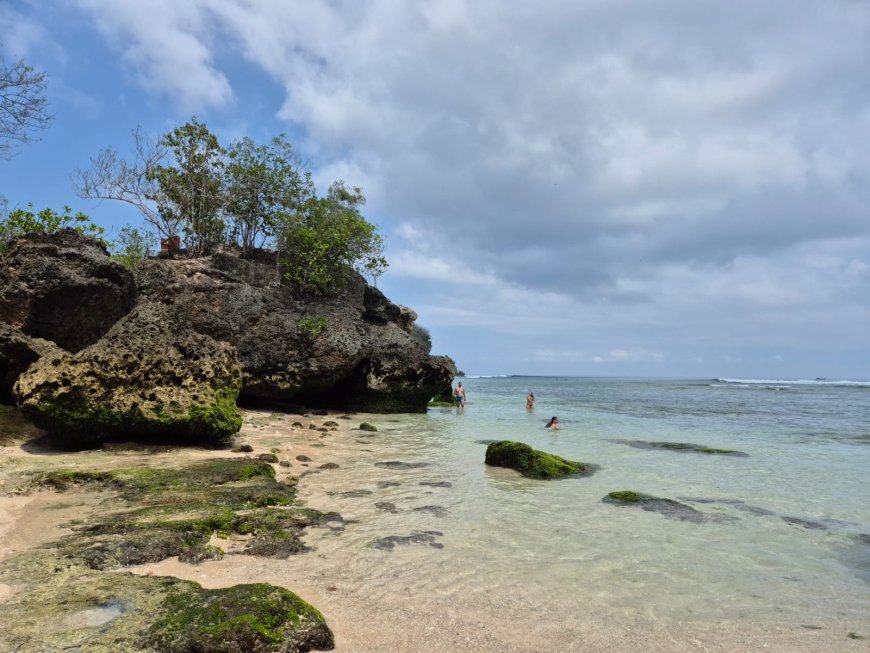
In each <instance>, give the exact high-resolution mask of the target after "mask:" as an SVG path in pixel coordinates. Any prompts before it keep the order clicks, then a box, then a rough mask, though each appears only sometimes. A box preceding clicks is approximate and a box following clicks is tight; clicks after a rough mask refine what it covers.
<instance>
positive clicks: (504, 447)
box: [485, 440, 594, 480]
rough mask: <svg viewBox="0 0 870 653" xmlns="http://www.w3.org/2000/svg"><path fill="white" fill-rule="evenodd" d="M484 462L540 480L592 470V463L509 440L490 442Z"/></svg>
mask: <svg viewBox="0 0 870 653" xmlns="http://www.w3.org/2000/svg"><path fill="white" fill-rule="evenodd" d="M485 462H486V464H487V465H492V466H494V467H509V468H511V469H515V470H517V471H518V472H519V473H520V474H522V475H523V476H528V477H529V478H536V479H540V480H549V479H554V478H563V477H565V476H575V475H577V474H584V473H587V474H588V473H591V472H592V471H594V467H593V466H592V465H587V464H586V463H578V462H575V461H573V460H566V459H565V458H562V457H561V456H556V455H554V454H551V453H547V452H546V451H540V450H538V449H533V448H532V447H530V446H529V445H527V444H525V443H524V442H511V441H510V440H502V441H499V442H492V443H490V444H489V446H487V448H486V459H485Z"/></svg>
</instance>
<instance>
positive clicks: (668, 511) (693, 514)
mask: <svg viewBox="0 0 870 653" xmlns="http://www.w3.org/2000/svg"><path fill="white" fill-rule="evenodd" d="M602 501H603V502H604V503H611V504H613V505H617V506H638V507H640V508H642V509H643V510H647V511H649V512H658V513H661V514H662V515H664V516H665V517H668V518H670V519H677V520H679V521H690V522H695V523H701V522H706V521H723V520H724V519H719V520H716V519H714V518H712V517H709V516H708V515H705V514H704V513H702V512H699V511H697V510H695V509H694V508H692V507H691V506H687V505H686V504H684V503H680V502H679V501H674V500H673V499H664V498H662V497H654V496H652V495H649V494H642V493H640V492H635V491H633V490H619V491H617V492H611V493H610V494H608V495H607V496H605V497H604V498H603V499H602Z"/></svg>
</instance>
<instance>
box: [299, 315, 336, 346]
mask: <svg viewBox="0 0 870 653" xmlns="http://www.w3.org/2000/svg"><path fill="white" fill-rule="evenodd" d="M296 326H298V327H299V330H300V331H302V333H303V335H304V336H305V338H306V339H307V340H308V341H309V342H314V341H315V340H317V338H319V337H320V334H321V333H323V332H324V331H325V330H326V327H327V326H329V320H327V319H326V318H325V317H303V318H302V319H301V320H299V321H298V322H297V323H296Z"/></svg>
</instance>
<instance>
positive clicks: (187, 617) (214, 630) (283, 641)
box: [146, 582, 334, 653]
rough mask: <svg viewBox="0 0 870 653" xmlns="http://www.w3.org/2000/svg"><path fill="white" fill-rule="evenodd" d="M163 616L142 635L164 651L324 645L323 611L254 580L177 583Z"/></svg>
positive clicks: (260, 651) (232, 652)
mask: <svg viewBox="0 0 870 653" xmlns="http://www.w3.org/2000/svg"><path fill="white" fill-rule="evenodd" d="M164 612H165V616H164V617H163V618H162V619H160V620H159V621H157V622H156V623H155V624H154V625H153V626H152V627H151V628H150V630H149V632H148V635H147V636H146V640H147V641H148V643H149V644H150V645H151V646H153V647H154V648H155V649H157V650H159V651H163V652H164V653H188V652H190V651H197V652H202V653H239V652H241V651H251V652H257V653H268V652H272V651H275V652H276V653H277V652H281V653H285V652H290V651H310V650H312V649H315V650H329V649H332V648H333V647H334V640H333V635H332V632H331V631H330V630H329V628H328V627H327V626H326V623H325V621H324V619H323V616H322V615H321V614H320V613H319V612H318V611H317V610H315V609H314V608H313V607H311V606H310V605H308V604H307V603H306V602H305V601H303V600H302V599H300V598H299V597H298V596H296V595H295V594H293V593H292V592H289V591H287V590H285V589H281V588H279V587H275V586H273V585H267V584H265V583H254V584H249V585H236V586H234V587H229V588H226V589H218V590H204V589H202V588H201V587H200V586H199V585H197V584H196V583H192V582H179V583H176V584H175V586H174V587H173V588H172V589H171V590H170V591H169V592H168V596H167V598H166V601H165V605H164Z"/></svg>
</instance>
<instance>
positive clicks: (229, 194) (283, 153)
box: [224, 135, 315, 255]
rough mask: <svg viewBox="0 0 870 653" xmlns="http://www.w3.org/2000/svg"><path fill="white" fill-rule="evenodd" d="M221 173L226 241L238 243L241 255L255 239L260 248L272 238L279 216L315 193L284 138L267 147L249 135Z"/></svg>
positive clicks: (230, 150) (230, 151)
mask: <svg viewBox="0 0 870 653" xmlns="http://www.w3.org/2000/svg"><path fill="white" fill-rule="evenodd" d="M224 170H225V173H224V195H225V197H226V204H225V206H224V210H225V211H226V214H227V219H228V222H229V225H228V226H229V230H230V233H229V234H228V239H229V240H230V241H232V242H239V243H240V244H241V247H242V252H243V253H244V254H245V255H249V254H250V253H251V252H253V250H254V248H255V247H256V246H257V242H258V240H259V241H260V244H261V245H262V244H264V242H265V241H266V240H267V239H269V238H274V237H275V236H276V234H277V232H278V230H279V228H280V225H281V223H282V219H283V216H284V215H285V214H286V213H287V212H288V211H290V212H292V211H298V210H299V209H300V208H301V207H302V206H303V205H304V204H305V203H306V202H307V201H308V200H310V199H311V198H313V197H314V195H315V192H314V182H313V181H312V180H311V173H310V172H303V171H302V162H301V160H300V158H299V156H298V155H297V154H296V151H295V150H294V148H293V145H291V144H290V143H288V142H287V140H286V139H285V138H284V136H283V135H281V136H277V137H275V138H273V139H272V141H271V143H269V144H268V145H257V144H256V143H254V141H252V140H251V139H250V138H247V137H245V138H243V139H241V140H239V141H236V142H235V143H233V144H232V145H231V146H230V147H229V148H228V149H227V161H226V165H225V167H224Z"/></svg>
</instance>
